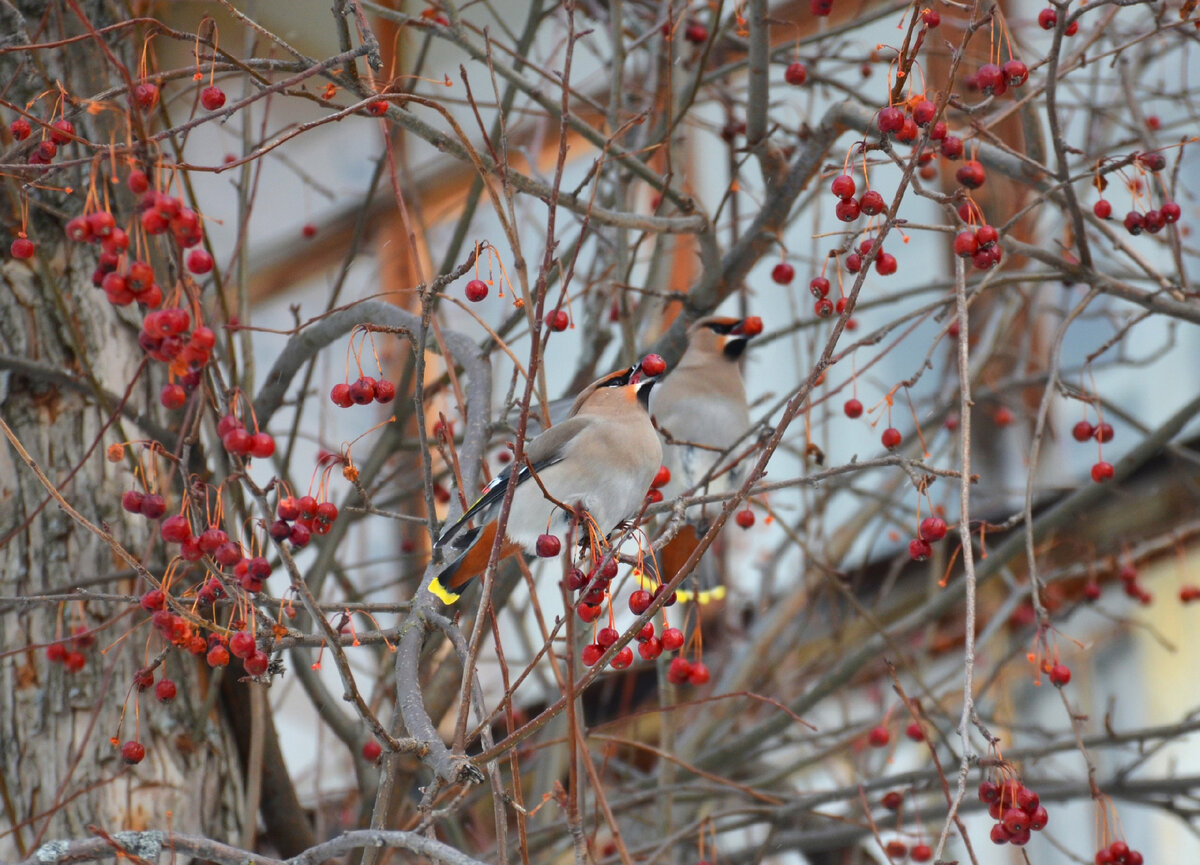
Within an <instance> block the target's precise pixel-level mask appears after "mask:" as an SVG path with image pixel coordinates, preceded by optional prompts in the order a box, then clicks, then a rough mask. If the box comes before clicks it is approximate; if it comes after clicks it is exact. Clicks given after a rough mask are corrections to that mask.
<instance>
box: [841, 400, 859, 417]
mask: <svg viewBox="0 0 1200 865" xmlns="http://www.w3.org/2000/svg"><path fill="white" fill-rule="evenodd" d="M842 411H844V412H845V413H846V417H848V418H858V417H862V413H863V404H862V403H861V402H859V401H858V400H856V399H854V398H851V399H848V400H846V404H845V405H844V406H842Z"/></svg>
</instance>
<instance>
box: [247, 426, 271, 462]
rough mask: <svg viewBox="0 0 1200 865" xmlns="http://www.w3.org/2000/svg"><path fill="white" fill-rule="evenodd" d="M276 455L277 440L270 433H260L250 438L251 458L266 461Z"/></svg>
mask: <svg viewBox="0 0 1200 865" xmlns="http://www.w3.org/2000/svg"><path fill="white" fill-rule="evenodd" d="M273 453H275V439H274V438H273V437H272V436H271V435H270V433H265V432H259V433H255V434H254V435H253V436H251V437H250V456H252V457H258V458H259V459H266V458H267V457H269V456H271V454H273Z"/></svg>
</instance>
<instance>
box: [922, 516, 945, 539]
mask: <svg viewBox="0 0 1200 865" xmlns="http://www.w3.org/2000/svg"><path fill="white" fill-rule="evenodd" d="M917 535H918V536H919V537H920V538H921V539H922V540H926V541H929V542H930V543H936V542H937V541H940V540H941V539H942V538H944V537H946V521H945V520H943V519H942V518H941V517H926V518H925V519H923V520H921V526H920V528H919V529H918V531H917Z"/></svg>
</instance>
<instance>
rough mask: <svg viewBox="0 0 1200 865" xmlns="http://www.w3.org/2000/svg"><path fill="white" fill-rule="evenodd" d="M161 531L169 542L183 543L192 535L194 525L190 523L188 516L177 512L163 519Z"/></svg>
mask: <svg viewBox="0 0 1200 865" xmlns="http://www.w3.org/2000/svg"><path fill="white" fill-rule="evenodd" d="M159 533H160V534H161V535H162V539H163V540H164V541H166V542H167V543H170V544H181V543H183V542H184V541H186V540H187V539H188V538H190V537H191V536H192V527H191V526H190V525H188V520H187V517H185V516H184V515H183V514H176V515H175V516H173V517H167V518H166V519H165V520H163V522H162V525H161V526H160V527H159Z"/></svg>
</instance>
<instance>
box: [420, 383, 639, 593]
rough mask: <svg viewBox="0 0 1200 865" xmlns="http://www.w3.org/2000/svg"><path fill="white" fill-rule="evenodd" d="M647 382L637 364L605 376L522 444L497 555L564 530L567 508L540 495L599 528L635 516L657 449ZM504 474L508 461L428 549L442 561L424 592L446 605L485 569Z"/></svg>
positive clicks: (568, 515)
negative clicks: (559, 419)
mask: <svg viewBox="0 0 1200 865" xmlns="http://www.w3.org/2000/svg"><path fill="white" fill-rule="evenodd" d="M654 383H655V380H654V378H653V377H651V376H646V375H644V373H643V372H642V370H641V366H640V365H639V366H635V367H631V368H629V369H627V370H621V371H619V372H614V373H611V374H610V375H607V376H605V377H604V378H601V379H599V380H597V381H595V382H593V383H592V384H590V385H588V387H586V388H585V389H584V390H583V391H582V392H581V393H580V394H579V396H578V397H576V399H575V403H574V405H573V406H572V407H571V413H570V415H569V416H568V417H567V419H566V420H564V421H562V422H561V423H558V424H555V425H554V426H552V427H550V428H549V429H548V430H546V431H545V432H543V433H542V434H540V435H538V436H537V437H536V438H534V439H532V440H531V441H529V443H528V444H527V445H526V447H525V456H526V458H527V460H528V465H522V466H521V467H519V470H518V480H517V489H516V491H515V493H514V495H513V502H512V507H511V508H510V509H509V514H508V523H507V525H506V526H505V532H504V538H505V539H504V542H503V546H502V549H501V556H502V557H503V556H505V555H511V554H513V553H515V552H517V551H518V550H521V549H524V550H526V551H527V552H530V553H532V552H533V551H534V545H535V543H536V541H537V537H538V535H540V534H543V533H546V532H550V533H558V532H561V531H563V530H565V528H566V527H567V525H568V524H569V522H570V519H571V513H570V512H568V511H564V510H563V509H562V508H560V507H558V506H557V505H556V504H555V503H554V502H552V501H551V500H550V499H548V498H547V497H546V494H547V493H548V494H549V495H550V496H552V497H553V498H554V499H555V500H557V501H558V502H561V503H562V504H564V505H566V506H568V507H581V508H582V509H583V510H584V511H586V512H587V513H588V515H589V516H590V517H591V519H592V520H593V521H594V523H595V525H596V526H597V527H598V528H599V530H600V531H601V532H602V533H608V532H611V531H612V530H613V529H614V528H615V527H616V526H617V525H618V524H620V523H621V522H622V521H623V520H626V519H628V518H630V517H632V516H634V515H635V514H636V513H637V511H638V508H639V507H640V506H641V504H642V501H643V499H644V498H645V495H646V491H647V489H649V487H650V482H651V481H652V480H653V479H654V475H655V473H656V472H657V471H658V467H659V465H660V464H661V462H662V446H661V444H660V442H659V439H658V435H657V434H656V433H655V431H654V426H653V425H652V424H651V423H650V416H649V414H647V411H646V397H647V396H648V393H649V390H650V388H651V387H652V386H653V385H654ZM529 466H532V467H533V471H532V472H531V471H530V468H529ZM534 473H536V475H537V479H536V480H535V479H534ZM511 474H512V466H508V467H506V468H505V470H504V471H502V472H501V473H500V474H499V475H498V476H497V477H496V479H495V480H493V481H492V482H491V483H490V484H488V486H487V488H486V489H484V491H483V494H482V495H481V496H480V498H479V500H478V501H476V502H475V504H473V505H472V506H471V507H470V508H469V509H468V510H467V512H466V513H465V514H463V516H462V518H461V519H459V520H458V521H457V522H456V523H454V524H453V525H452V526H450V527H449V528H447V529H446V530H444V531H443V532H442V534H441V536H440V537H439V538H438V540H437V542H436V544H435V549H436V550H437V551H438V552H439V553H440V554H441V555H443V556H444V557H445V559H446V564H445V565H444V567H443V568H442V570H441V571H440V572H439V574H438V576H437V578H436V579H434V581H433V582H432V584H431V585H430V591H431V592H433V593H434V594H435V595H437V596H438V597H439V598H441V599H442V600H443V601H444V602H445V603H448V604H449V603H453V602H454V601H455V600H457V598H458V594H457V591H456V590H457V589H459V588H460V587H461V586H462V585H463V584H464V583H466V582H467V581H468V580H470V579H471V578H473V577H475V576H477V575H478V574H479V573H482V571H483V568H484V567H485V566H486V564H487V560H488V558H489V554H490V551H491V548H492V546H493V544H494V542H495V538H496V532H497V519H498V517H499V514H500V508H501V504H502V502H503V499H504V493H505V490H506V488H507V484H508V480H509V477H510V476H511ZM539 481H540V486H539ZM542 487H545V493H543V491H542ZM471 524H473V525H474V527H469V526H471Z"/></svg>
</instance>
